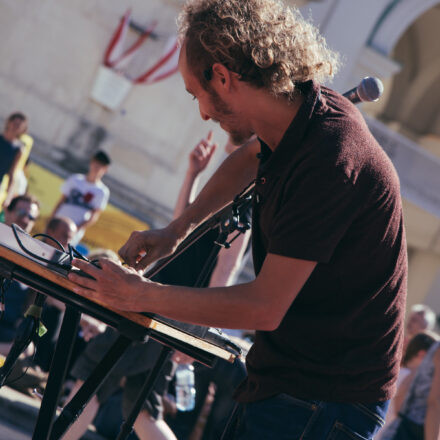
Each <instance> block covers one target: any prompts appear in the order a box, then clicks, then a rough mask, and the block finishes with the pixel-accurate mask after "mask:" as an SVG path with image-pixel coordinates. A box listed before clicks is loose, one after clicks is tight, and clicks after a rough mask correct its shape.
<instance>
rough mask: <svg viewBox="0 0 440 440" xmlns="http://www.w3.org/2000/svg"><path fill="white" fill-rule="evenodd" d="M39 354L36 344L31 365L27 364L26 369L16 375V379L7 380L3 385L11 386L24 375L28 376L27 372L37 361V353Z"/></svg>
mask: <svg viewBox="0 0 440 440" xmlns="http://www.w3.org/2000/svg"><path fill="white" fill-rule="evenodd" d="M36 354H37V347H36V345H35V344H34V352H33V353H32V358H31V361H30V362H29V365H27V366H26V369H25V370H24V371H23V373H21V374H20V376H18V377H15V378H14V379H11V380H9V381H8V382H5V383H4V385H3V386H5V385H6V386H9V385H11V384H13V383H15V382H18V381H19V380H20V379H21V378H23V377H24V376H26V373H27V372H28V370H29V368H30V367H31V366H32V364H33V363H34V361H35V355H36Z"/></svg>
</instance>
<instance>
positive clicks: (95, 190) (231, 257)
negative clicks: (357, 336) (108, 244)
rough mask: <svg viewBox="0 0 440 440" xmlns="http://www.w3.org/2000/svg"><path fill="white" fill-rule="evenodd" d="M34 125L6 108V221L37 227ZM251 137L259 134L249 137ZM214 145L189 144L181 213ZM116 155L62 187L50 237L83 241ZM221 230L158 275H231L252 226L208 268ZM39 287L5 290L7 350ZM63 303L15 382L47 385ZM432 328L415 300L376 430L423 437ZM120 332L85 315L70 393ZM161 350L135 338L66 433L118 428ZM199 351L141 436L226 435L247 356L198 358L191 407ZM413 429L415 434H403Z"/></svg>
mask: <svg viewBox="0 0 440 440" xmlns="http://www.w3.org/2000/svg"><path fill="white" fill-rule="evenodd" d="M27 126H28V121H27V118H26V116H25V115H24V114H22V113H19V112H17V113H13V114H11V115H10V116H9V117H8V118H7V120H6V124H5V127H4V130H3V134H2V135H1V136H0V157H1V161H0V182H1V186H0V204H1V206H2V212H1V221H2V222H4V223H5V224H6V225H9V226H10V225H12V224H15V225H17V226H19V227H20V228H22V229H23V230H24V231H26V232H27V233H30V234H31V233H32V230H33V227H34V225H35V222H36V220H37V219H38V217H39V215H40V205H39V201H38V200H37V199H36V198H35V197H33V196H32V195H31V194H29V193H28V192H27V179H26V164H27V163H28V160H29V154H30V151H31V148H32V138H31V137H30V136H29V135H28V134H27V133H26V132H27ZM248 142H257V140H256V139H250V140H249V141H248ZM234 148H236V147H235V146H233V145H232V144H231V143H230V142H228V143H227V145H226V148H225V152H224V153H223V154H228V153H230V152H231V151H233V150H234ZM216 149H218V147H217V145H216V144H215V143H214V142H213V139H212V132H210V133H209V134H208V135H207V136H206V137H205V138H204V139H202V140H201V141H200V142H199V143H198V144H197V145H196V146H195V148H193V149H192V151H191V153H190V154H189V158H188V165H187V170H186V173H185V178H184V181H183V182H182V186H181V188H180V192H179V194H178V197H177V202H176V205H175V210H174V217H178V216H179V215H180V213H181V212H182V211H183V210H184V209H185V207H186V206H187V205H188V204H189V203H191V202H192V200H193V199H194V197H195V194H196V192H197V185H198V179H199V176H200V174H201V173H202V172H203V171H204V170H205V169H206V167H207V166H208V164H209V162H210V161H211V159H212V157H213V155H214V153H215V151H216ZM110 164H111V160H110V158H109V156H108V155H107V154H106V153H105V152H103V151H98V152H97V153H96V154H95V155H94V156H93V157H92V158H91V159H90V164H89V170H88V173H87V174H86V175H83V174H74V175H72V176H70V177H68V178H67V179H66V180H65V182H64V183H63V185H62V187H61V188H60V192H61V195H60V198H59V200H58V201H56V203H54V208H53V210H52V213H51V215H50V217H49V219H48V221H47V224H46V228H45V234H47V235H48V236H50V237H52V239H54V240H56V241H53V240H52V239H47V238H44V239H43V240H45V241H46V242H47V243H48V244H50V245H53V246H58V247H60V248H62V249H67V248H68V246H69V245H70V246H76V245H78V244H79V243H80V242H81V239H82V237H83V235H84V233H85V231H86V230H87V228H88V227H89V226H91V225H92V224H93V223H95V222H96V221H97V220H98V218H99V216H100V214H101V212H102V211H103V210H104V209H105V207H106V205H107V202H108V199H109V189H108V188H107V187H106V186H105V184H104V183H103V182H102V178H103V177H104V175H105V173H106V172H107V170H108V168H109V166H110ZM246 215H247V216H249V215H250V213H249V212H247V213H246ZM218 233H219V231H218V230H213V231H210V232H209V233H208V234H206V235H205V236H204V237H203V238H202V239H201V240H199V241H198V242H197V243H196V244H195V245H193V246H192V247H191V248H189V249H188V250H187V251H186V252H185V253H183V254H182V255H181V256H180V257H178V258H177V259H176V260H175V261H174V262H173V263H172V264H170V265H169V266H167V267H166V268H165V269H164V270H163V271H161V272H160V273H159V274H158V275H157V276H156V278H155V279H156V280H157V281H160V282H163V283H168V284H176V285H184V286H198V287H205V286H211V287H215V286H226V285H231V284H233V283H234V282H235V281H236V279H237V276H238V274H239V272H240V269H241V268H242V266H243V262H244V261H245V260H246V257H247V254H248V247H249V246H248V244H249V233H244V234H241V235H240V236H239V237H238V238H236V239H234V240H233V241H232V243H231V246H230V248H229V249H223V248H222V249H221V250H220V252H219V253H218V256H217V257H216V259H215V261H214V264H211V267H210V268H209V270H208V271H204V270H203V269H204V263H205V262H206V260H208V257H209V255H210V254H211V252H212V249H213V248H214V247H215V246H216V244H215V241H216V239H217V236H218ZM88 257H89V258H90V259H96V258H101V257H105V258H110V259H114V260H118V256H117V255H116V254H115V253H114V252H112V251H109V250H103V249H96V250H94V251H93V252H92V253H91V254H90V255H88ZM202 272H203V273H204V275H205V276H204V277H203V280H201V279H200V274H201V273H202ZM34 297H35V292H34V291H32V289H29V288H28V287H26V286H25V285H23V284H21V283H19V282H16V281H12V282H11V283H10V285H9V286H8V288H7V289H6V290H5V292H4V298H3V302H4V306H5V307H4V311H3V312H2V316H1V320H0V353H1V354H2V355H3V356H7V354H8V352H9V350H10V348H11V346H12V344H13V341H14V338H15V335H16V330H17V327H18V325H19V323H20V321H21V320H22V318H23V314H24V312H25V311H26V309H27V307H28V306H29V305H30V304H32V303H33V300H34ZM64 309H65V306H64V304H63V303H61V302H60V301H57V300H55V299H52V298H47V299H46V302H45V306H44V310H43V315H42V321H43V323H44V325H45V326H46V327H47V330H48V331H47V333H46V334H45V335H44V336H43V337H41V338H40V339H39V341H38V343H37V344H36V347H34V346H32V345H31V346H30V347H29V348H28V349H27V350H26V352H25V353H23V354H22V356H21V357H20V359H19V362H18V363H17V365H16V367H15V369H14V371H13V373H12V374H11V377H10V378H9V379H8V384H9V385H10V386H12V387H15V388H17V389H19V390H20V391H22V392H25V393H28V394H30V395H38V394H39V393H41V392H43V391H44V387H45V383H46V380H47V374H48V371H49V369H50V365H51V359H52V356H53V353H54V350H55V345H56V341H57V337H58V333H59V329H60V325H61V322H62V318H63V314H64ZM435 328H436V314H435V313H434V311H433V310H431V309H430V308H429V307H427V306H426V305H421V304H420V305H416V306H413V307H412V308H411V310H409V312H408V318H407V324H406V329H405V342H404V344H405V346H404V356H403V360H402V364H401V368H400V373H399V378H398V391H397V394H396V396H395V397H394V399H393V400H392V402H391V406H390V409H389V411H388V415H387V420H386V424H385V426H384V427H383V428H382V429H381V431H380V433H379V435H378V437H377V438H380V439H382V440H390V439H400V438H421V437H417V435H419V436H420V433H421V432H422V430H423V426H424V423H425V418H426V414H427V413H428V412H429V411H430V410H431V407H432V405H434V404H435V402H432V397H431V396H432V390H433V389H434V388H435V387H440V383H434V382H433V377H434V374H433V371H434V369H435V368H440V336H439V335H438V334H437V333H435ZM225 331H226V332H228V330H225ZM116 337H117V334H116V332H115V331H114V330H112V329H110V328H107V327H106V326H105V325H104V324H102V323H101V322H99V321H97V320H96V319H94V318H91V317H89V316H87V315H84V314H83V315H82V319H81V322H80V328H79V331H78V335H77V339H76V342H75V347H74V350H73V357H72V361H71V364H70V367H69V373H68V378H67V381H66V384H65V390H64V396H63V401H64V403H66V402H68V401H69V399H70V398H71V397H72V396H73V395H74V394H75V392H76V391H77V390H78V389H79V388H80V386H81V385H82V383H83V382H84V381H85V380H86V379H87V377H88V376H89V374H90V373H91V372H92V371H93V369H94V368H95V367H96V365H97V364H98V363H99V361H100V359H101V358H102V356H103V355H104V354H105V353H106V351H107V350H108V349H109V348H110V347H111V345H112V343H113V342H114V341H115V338H116ZM230 337H231V338H233V339H234V341H235V342H238V343H239V344H240V345H241V346H242V347H243V349H244V351H246V350H247V349H248V348H249V346H250V344H251V343H252V335H251V334H247V333H245V332H242V331H236V330H235V331H234V332H230ZM159 351H160V346H159V344H158V343H156V342H154V341H152V340H148V341H146V342H143V343H140V342H136V343H133V344H132V345H131V346H130V349H129V350H128V351H127V352H126V353H125V354H124V356H123V357H122V358H121V359H120V361H119V362H118V364H117V365H116V367H115V368H114V369H113V370H112V372H111V374H110V375H109V377H108V378H107V379H106V380H105V382H104V383H103V384H102V386H101V387H100V389H99V390H98V393H97V394H96V396H94V397H93V398H92V400H91V401H90V403H89V405H88V406H87V407H86V409H85V411H84V412H83V413H82V415H81V416H80V418H79V419H78V421H77V422H76V423H75V424H74V425H73V426H72V427H71V429H70V430H69V432H68V433H67V435H66V437H64V438H65V439H79V438H81V436H82V435H83V434H84V432H85V431H86V429H87V427H88V425H89V424H90V423H93V424H95V426H96V429H97V431H98V432H100V433H101V434H102V435H104V436H106V437H108V438H115V437H116V436H117V434H118V432H119V425H120V423H121V421H122V419H123V418H124V417H126V416H127V414H128V413H129V411H130V408H131V405H132V404H133V402H134V400H135V399H136V395H137V393H138V391H139V389H140V388H141V386H142V384H143V382H145V380H146V377H147V375H148V373H149V371H150V370H151V369H152V367H153V365H154V361H155V360H156V358H157V357H158V354H159ZM192 361H193V360H192V359H190V358H188V357H187V356H185V355H183V354H182V353H178V352H176V353H175V354H174V355H173V357H172V359H171V360H170V361H169V362H168V364H167V365H166V366H165V368H164V370H163V371H162V373H161V376H160V378H159V380H158V381H157V383H156V385H155V387H154V390H153V392H152V393H151V395H150V396H149V398H148V400H147V401H146V402H145V404H144V406H143V409H142V411H141V413H140V415H139V417H138V419H137V420H136V423H135V425H134V428H135V432H136V435H137V436H138V437H139V438H140V439H176V438H178V439H188V440H196V439H204V440H211V439H218V438H220V435H221V432H222V430H223V427H224V425H225V422H226V420H227V419H228V418H229V416H230V413H231V411H232V408H233V400H232V394H233V390H234V389H235V387H236V386H237V385H238V384H239V383H240V382H241V381H242V380H243V378H244V377H245V368H244V365H243V363H242V362H241V361H240V360H237V361H236V362H235V363H234V364H229V363H228V362H226V361H218V362H217V364H216V366H215V367H214V368H212V369H209V368H207V367H205V366H203V365H201V364H198V363H196V362H195V363H194V370H193V371H194V374H195V389H196V395H195V403H194V408H192V409H189V410H187V411H182V410H178V409H177V408H176V405H175V391H174V379H173V376H174V372H175V370H176V366H177V365H178V364H191V363H192ZM34 389H35V390H36V392H34ZM62 403H63V402H62ZM425 429H426V427H425ZM408 433H411V435H415V436H416V437H405V435H409V434H408ZM132 436H133V437H130V438H136V437H135V434H132Z"/></svg>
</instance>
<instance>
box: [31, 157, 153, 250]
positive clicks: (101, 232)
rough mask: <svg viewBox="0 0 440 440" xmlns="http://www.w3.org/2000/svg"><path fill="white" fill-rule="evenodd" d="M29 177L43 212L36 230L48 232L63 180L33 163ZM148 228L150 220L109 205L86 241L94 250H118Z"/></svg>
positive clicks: (32, 192) (89, 229)
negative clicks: (133, 234) (146, 221)
mask: <svg viewBox="0 0 440 440" xmlns="http://www.w3.org/2000/svg"><path fill="white" fill-rule="evenodd" d="M28 180H29V188H28V192H29V194H32V195H33V196H35V197H36V198H37V199H38V200H39V202H40V211H41V213H40V218H39V220H38V221H37V223H36V225H35V228H34V231H33V232H35V233H38V232H44V230H45V227H46V224H47V221H48V220H49V216H50V215H51V213H52V210H53V208H54V206H55V204H56V203H57V202H58V200H59V198H60V197H61V191H60V188H61V185H62V183H63V179H61V178H60V177H59V176H57V175H56V174H54V173H51V172H50V171H48V170H46V169H45V168H43V167H41V166H39V165H36V164H35V163H32V164H30V165H29V168H28ZM145 229H149V226H148V225H147V224H146V223H144V222H142V221H140V220H139V219H137V218H136V217H133V216H132V215H129V214H126V213H125V212H123V211H121V210H120V209H118V208H116V207H115V206H113V205H111V204H108V205H107V208H106V209H105V210H104V211H103V212H102V213H101V216H100V217H99V220H98V221H97V222H96V223H95V224H94V225H92V226H91V227H90V228H88V229H87V231H86V234H85V236H84V238H83V239H82V242H83V243H84V244H85V245H86V246H88V247H89V248H91V249H94V248H104V249H111V250H113V251H115V252H117V251H118V249H119V248H120V247H121V246H122V245H123V244H124V243H125V242H126V241H127V240H128V237H129V236H130V234H131V232H133V231H135V230H145Z"/></svg>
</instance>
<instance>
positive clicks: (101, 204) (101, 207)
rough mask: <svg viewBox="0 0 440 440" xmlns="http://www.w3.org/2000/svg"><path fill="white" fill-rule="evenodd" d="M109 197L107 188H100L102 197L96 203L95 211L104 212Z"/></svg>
mask: <svg viewBox="0 0 440 440" xmlns="http://www.w3.org/2000/svg"><path fill="white" fill-rule="evenodd" d="M109 195H110V191H109V190H108V189H107V188H102V197H101V198H100V200H99V203H97V207H96V209H99V210H100V211H104V209H105V207H106V206H107V203H108V198H109Z"/></svg>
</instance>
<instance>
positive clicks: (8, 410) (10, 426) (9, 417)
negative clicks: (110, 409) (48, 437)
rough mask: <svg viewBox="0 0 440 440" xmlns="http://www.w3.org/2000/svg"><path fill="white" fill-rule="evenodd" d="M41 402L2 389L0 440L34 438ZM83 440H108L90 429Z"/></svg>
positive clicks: (0, 394) (10, 390)
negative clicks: (33, 433)
mask: <svg viewBox="0 0 440 440" xmlns="http://www.w3.org/2000/svg"><path fill="white" fill-rule="evenodd" d="M40 404H41V401H40V400H39V399H37V398H32V397H29V396H27V395H25V394H22V393H20V392H18V391H16V390H14V389H12V388H9V387H7V386H4V387H3V388H1V389H0V440H28V439H31V438H32V432H33V430H34V426H35V422H36V420H37V415H38V410H39V408H40ZM83 440H106V439H104V437H102V436H100V435H99V434H97V433H96V432H93V431H91V430H90V429H89V431H88V432H87V434H86V435H84V436H83Z"/></svg>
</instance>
